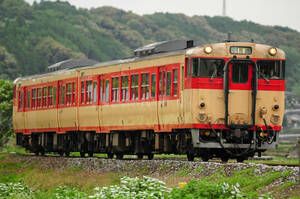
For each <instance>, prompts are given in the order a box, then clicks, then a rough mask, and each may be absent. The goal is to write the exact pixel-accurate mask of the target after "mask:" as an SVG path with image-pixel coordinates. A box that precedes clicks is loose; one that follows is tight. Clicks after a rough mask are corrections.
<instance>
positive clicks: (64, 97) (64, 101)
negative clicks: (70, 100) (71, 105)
mask: <svg viewBox="0 0 300 199" xmlns="http://www.w3.org/2000/svg"><path fill="white" fill-rule="evenodd" d="M65 94H66V86H65V85H63V86H62V103H61V104H63V105H65V104H66V96H65Z"/></svg>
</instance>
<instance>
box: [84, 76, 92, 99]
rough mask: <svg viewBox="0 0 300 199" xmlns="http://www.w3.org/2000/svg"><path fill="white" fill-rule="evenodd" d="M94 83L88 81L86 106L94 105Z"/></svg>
mask: <svg viewBox="0 0 300 199" xmlns="http://www.w3.org/2000/svg"><path fill="white" fill-rule="evenodd" d="M92 87H93V84H92V81H91V80H90V81H86V96H85V99H86V104H91V103H92Z"/></svg>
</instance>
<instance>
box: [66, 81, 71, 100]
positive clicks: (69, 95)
mask: <svg viewBox="0 0 300 199" xmlns="http://www.w3.org/2000/svg"><path fill="white" fill-rule="evenodd" d="M66 98H67V103H66V104H67V105H70V104H71V103H72V84H71V83H68V84H67V94H66Z"/></svg>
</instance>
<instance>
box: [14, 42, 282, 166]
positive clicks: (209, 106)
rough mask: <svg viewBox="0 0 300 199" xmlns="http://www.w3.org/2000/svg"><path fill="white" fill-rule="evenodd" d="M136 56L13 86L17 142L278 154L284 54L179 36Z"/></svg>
mask: <svg viewBox="0 0 300 199" xmlns="http://www.w3.org/2000/svg"><path fill="white" fill-rule="evenodd" d="M133 54H134V55H133V56H132V57H129V58H124V59H119V60H113V61H107V62H97V61H94V60H90V59H70V60H65V61H62V62H59V63H56V64H54V65H51V66H49V67H48V71H47V72H45V73H42V74H35V75H31V76H27V77H21V78H17V79H16V80H15V81H14V98H13V128H14V132H15V133H16V144H17V145H20V146H22V147H25V148H26V149H27V150H29V151H31V152H33V153H35V154H37V155H39V154H41V155H44V154H45V153H49V152H54V153H58V154H59V155H60V156H63V155H65V156H69V155H70V153H71V152H79V154H80V156H81V157H85V156H86V155H88V156H90V157H92V156H93V155H94V154H95V153H102V154H107V157H108V158H114V157H116V158H117V159H122V158H123V157H124V155H136V156H137V158H138V159H143V158H144V157H148V159H149V160H151V159H153V157H154V155H155V154H184V155H186V156H187V159H188V160H189V161H193V160H194V158H195V157H199V158H201V159H202V160H203V161H208V160H210V159H212V158H220V159H221V160H222V161H224V162H226V161H228V160H229V159H236V160H237V161H238V162H243V161H244V160H246V159H248V158H249V157H253V156H254V155H255V154H257V155H259V156H260V155H261V153H262V152H264V151H266V150H267V149H275V148H276V147H277V144H278V134H279V133H280V131H281V129H282V122H283V115H284V95H285V80H284V78H285V62H286V58H285V53H284V51H283V50H281V49H279V48H277V47H274V46H271V45H266V44H258V43H254V42H237V41H232V40H231V39H230V38H228V39H227V40H226V41H224V42H221V43H210V44H199V43H197V42H195V41H193V40H172V41H163V42H156V43H152V44H149V45H146V46H143V47H140V48H138V49H136V50H134V52H133Z"/></svg>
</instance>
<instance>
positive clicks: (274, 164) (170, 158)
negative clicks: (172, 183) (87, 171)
mask: <svg viewBox="0 0 300 199" xmlns="http://www.w3.org/2000/svg"><path fill="white" fill-rule="evenodd" d="M0 154H12V153H7V152H0ZM21 155H22V156H36V157H46V158H48V157H50V158H51V157H61V158H82V157H80V156H69V157H66V156H60V155H58V154H47V155H44V156H37V155H35V154H34V153H25V154H21ZM85 158H97V159H108V158H106V157H97V156H96V157H85ZM82 159H84V158H82ZM122 160H135V161H140V159H137V158H128V157H125V158H123V159H122ZM143 160H147V161H151V160H148V159H143ZM153 160H173V161H188V160H187V158H184V157H154V159H153ZM120 161H121V160H120ZM258 161H259V160H256V161H253V162H249V161H247V162H244V163H245V164H248V163H255V164H263V165H267V166H283V167H299V164H289V163H268V162H261V163H260V162H258ZM195 162H204V161H202V160H201V159H198V158H196V160H195ZM208 162H214V163H223V164H226V162H222V161H221V160H216V159H213V160H210V161H208ZM228 163H236V162H235V161H229V162H228Z"/></svg>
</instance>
